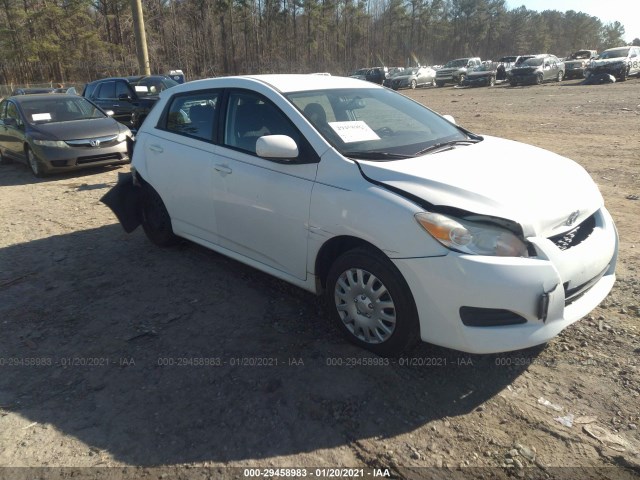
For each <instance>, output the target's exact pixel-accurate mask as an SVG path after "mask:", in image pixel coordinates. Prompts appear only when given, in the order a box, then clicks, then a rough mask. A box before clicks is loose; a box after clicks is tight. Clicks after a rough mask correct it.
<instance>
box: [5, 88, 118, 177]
mask: <svg viewBox="0 0 640 480" xmlns="http://www.w3.org/2000/svg"><path fill="white" fill-rule="evenodd" d="M128 138H131V131H130V130H129V129H128V128H127V127H126V126H124V125H122V124H120V123H118V122H116V121H115V120H114V119H113V118H111V117H109V116H108V115H107V114H106V113H105V112H104V111H102V110H101V109H100V108H99V107H97V106H96V105H94V104H93V103H91V102H90V101H89V100H87V99H85V98H83V97H80V96H78V95H67V94H59V95H48V94H44V95H24V96H14V97H9V98H7V99H5V100H3V101H2V102H1V103H0V161H1V162H2V163H7V162H10V161H12V160H17V161H19V162H23V163H26V164H27V165H28V166H29V167H30V168H31V171H32V172H33V174H34V175H35V176H36V177H41V176H43V175H46V174H50V173H57V172H64V171H69V170H75V169H79V168H86V167H93V166H99V165H114V164H120V163H128V162H129V155H128V153H127V139H128Z"/></svg>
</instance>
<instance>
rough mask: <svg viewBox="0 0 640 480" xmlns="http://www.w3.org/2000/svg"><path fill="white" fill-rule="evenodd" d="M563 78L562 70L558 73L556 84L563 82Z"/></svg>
mask: <svg viewBox="0 0 640 480" xmlns="http://www.w3.org/2000/svg"><path fill="white" fill-rule="evenodd" d="M563 77H564V75H563V73H562V70H560V71H559V72H558V76H557V77H556V82H561V81H562V78H563Z"/></svg>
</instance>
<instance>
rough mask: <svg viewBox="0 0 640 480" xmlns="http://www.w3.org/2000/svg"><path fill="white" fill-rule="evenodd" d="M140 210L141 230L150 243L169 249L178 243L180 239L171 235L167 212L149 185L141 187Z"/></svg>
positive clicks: (171, 229) (169, 218)
mask: <svg viewBox="0 0 640 480" xmlns="http://www.w3.org/2000/svg"><path fill="white" fill-rule="evenodd" d="M140 208H141V210H142V211H141V215H140V218H141V220H142V222H141V223H142V228H143V229H144V233H145V234H146V235H147V237H148V238H149V240H151V242H152V243H154V244H156V245H158V246H159V247H170V246H172V245H175V244H177V243H178V242H179V240H180V239H179V238H178V237H176V235H175V234H174V233H173V228H172V227H171V217H170V216H169V212H167V208H166V207H165V205H164V202H163V201H162V198H160V195H158V192H156V191H155V190H154V189H153V187H151V185H148V184H145V185H143V186H142V198H141V202H140Z"/></svg>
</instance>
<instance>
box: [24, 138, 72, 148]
mask: <svg viewBox="0 0 640 480" xmlns="http://www.w3.org/2000/svg"><path fill="white" fill-rule="evenodd" d="M33 143H35V144H36V145H39V146H41V147H57V148H67V147H68V146H69V145H67V144H66V143H65V142H63V141H62V140H35V139H34V140H33Z"/></svg>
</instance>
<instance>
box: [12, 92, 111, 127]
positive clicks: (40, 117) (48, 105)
mask: <svg viewBox="0 0 640 480" xmlns="http://www.w3.org/2000/svg"><path fill="white" fill-rule="evenodd" d="M21 108H22V111H23V113H24V116H25V119H26V121H27V122H28V123H30V124H32V125H33V124H41V123H59V122H71V121H74V120H87V119H92V118H105V117H106V115H105V114H104V113H103V112H102V110H100V109H99V108H98V107H96V106H95V105H94V104H93V103H91V102H90V101H88V100H87V99H85V98H84V97H70V98H64V97H63V98H61V97H59V96H57V95H55V96H51V97H45V98H30V99H28V100H25V101H23V102H21Z"/></svg>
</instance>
